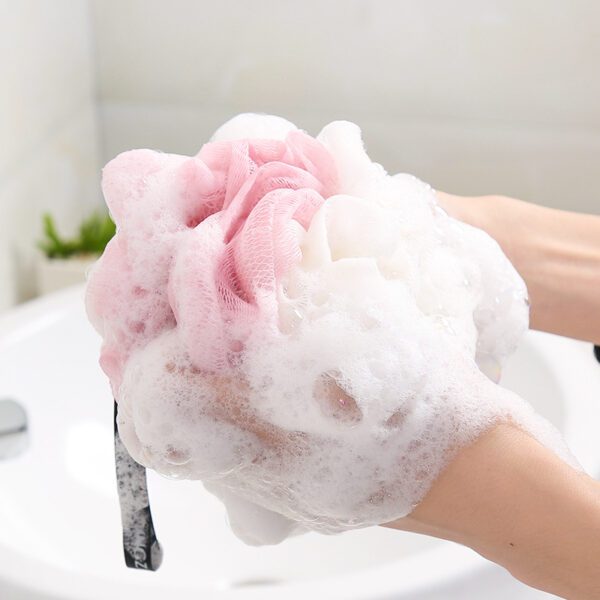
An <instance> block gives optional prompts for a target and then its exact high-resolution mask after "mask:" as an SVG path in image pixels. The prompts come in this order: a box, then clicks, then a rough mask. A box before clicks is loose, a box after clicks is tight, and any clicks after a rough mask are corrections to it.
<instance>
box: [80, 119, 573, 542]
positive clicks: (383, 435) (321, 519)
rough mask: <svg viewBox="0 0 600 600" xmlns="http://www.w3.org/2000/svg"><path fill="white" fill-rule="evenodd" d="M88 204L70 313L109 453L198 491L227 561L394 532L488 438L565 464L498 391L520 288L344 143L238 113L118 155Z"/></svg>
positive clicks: (340, 136) (530, 417)
mask: <svg viewBox="0 0 600 600" xmlns="http://www.w3.org/2000/svg"><path fill="white" fill-rule="evenodd" d="M103 191H104V195H105V198H106V202H107V204H108V206H109V209H110V211H111V214H112V216H113V218H114V220H115V222H116V224H117V235H116V236H115V238H114V239H113V240H112V241H111V243H110V244H109V246H108V247H107V249H106V252H105V253H104V255H103V256H102V258H101V259H100V261H99V262H98V264H97V265H96V267H95V268H94V270H93V272H92V274H91V276H90V280H89V284H88V290H87V308H88V314H89V317H90V319H91V321H92V323H93V324H94V326H95V327H96V329H97V330H98V331H99V332H100V334H101V335H102V337H103V340H104V344H103V348H102V355H101V365H102V368H103V369H104V371H105V372H106V374H107V375H108V377H109V378H110V381H111V384H112V387H113V391H114V394H115V398H116V400H117V402H118V409H119V414H118V425H119V432H120V434H121V437H122V440H123V442H124V444H125V445H126V447H127V449H128V451H129V452H130V454H131V455H132V456H133V458H135V460H137V461H138V462H139V463H141V464H143V465H145V466H147V467H149V468H153V469H156V470H157V471H159V472H161V473H163V474H166V475H168V476H172V477H179V478H191V479H201V480H202V481H203V482H204V485H205V486H206V487H207V489H209V490H210V491H211V492H213V493H214V494H216V495H217V496H218V497H220V498H221V499H222V500H223V502H224V503H225V505H226V507H227V509H228V512H229V517H230V523H231V525H232V528H233V530H234V531H235V533H236V534H237V535H238V536H240V537H241V538H242V539H244V540H245V541H247V542H249V543H254V544H260V543H275V542H278V541H280V540H281V539H283V538H285V537H286V536H288V535H289V534H291V533H293V532H296V533H297V532H302V531H307V530H316V531H321V532H324V533H333V532H338V531H343V530H345V529H350V528H356V527H364V526H368V525H372V524H376V523H382V522H386V521H390V520H393V519H395V518H398V517H401V516H404V515H406V514H408V513H409V512H410V511H411V510H412V509H413V508H414V506H415V505H416V504H417V503H418V502H419V500H420V499H421V498H422V497H423V496H424V494H425V493H426V492H427V490H428V489H429V487H430V486H431V484H432V482H433V481H434V480H435V478H436V477H437V476H438V474H439V473H440V471H441V470H442V469H443V467H444V466H445V465H446V464H447V462H448V461H449V460H450V459H451V458H452V456H453V454H454V453H455V452H456V450H457V449H458V448H460V447H461V446H464V445H465V444H468V443H470V442H471V441H472V440H473V439H475V438H476V437H477V436H478V435H480V434H481V433H482V432H483V431H485V430H486V429H487V428H489V427H490V426H491V425H493V424H494V423H497V422H500V421H508V420H510V421H511V422H514V423H516V424H518V425H519V426H521V427H522V428H524V429H526V430H527V431H529V432H530V433H531V434H532V435H534V436H535V437H536V438H537V439H539V440H540V441H541V442H542V443H544V444H545V445H547V446H549V447H551V448H552V449H554V450H555V451H556V452H557V453H558V454H559V455H561V456H562V457H563V458H564V459H565V460H567V461H569V462H570V463H571V464H575V463H574V460H573V459H572V458H571V457H570V455H569V453H568V450H567V449H566V447H565V446H564V443H563V442H562V440H561V438H560V436H559V434H558V433H557V432H556V431H555V430H554V429H553V427H552V426H551V425H549V424H548V423H546V422H545V421H544V420H543V419H541V418H540V417H538V416H537V415H535V414H534V413H533V411H532V410H531V408H530V407H529V405H528V404H526V403H525V402H524V401H522V400H521V399H520V398H518V397H517V396H515V395H514V394H512V393H510V392H507V391H505V390H503V389H502V388H500V387H498V386H497V385H496V384H495V383H494V381H497V379H498V377H499V373H500V367H501V364H502V361H503V360H504V359H505V358H506V356H508V355H509V354H510V353H511V352H512V350H513V349H514V348H515V346H516V344H517V342H518V339H519V337H520V335H521V334H522V333H523V331H524V330H525V329H526V328H527V314H528V311H527V301H526V300H527V292H526V288H525V285H524V283H523V281H522V280H521V278H520V277H519V276H518V274H517V273H516V271H515V270H514V269H513V267H512V266H511V264H510V263H509V262H508V260H507V259H506V257H505V256H504V255H503V254H502V252H501V250H500V249H499V247H498V246H497V244H496V243H495V242H494V241H493V240H492V239H491V238H489V237H488V236H487V235H486V234H484V233H483V232H481V231H479V230H476V229H473V228H470V227H468V226H466V225H463V224H461V223H459V222H457V221H454V220H453V219H451V218H449V217H448V216H447V215H446V214H445V213H444V212H443V211H442V210H441V209H439V208H438V207H437V205H436V202H435V194H434V192H433V191H432V190H431V188H430V187H429V186H427V185H425V184H423V183H422V182H420V181H418V180H417V179H416V178H414V177H412V176H408V175H396V176H390V175H388V174H387V173H386V172H385V171H384V169H383V168H382V167H381V166H380V165H377V164H375V163H372V162H371V161H370V159H369V158H368V156H367V155H366V153H365V151H364V149H363V146H362V141H361V137H360V130H359V129H358V127H356V126H355V125H353V124H352V123H348V122H334V123H331V124H330V125H328V126H327V127H325V128H324V129H323V130H322V132H321V133H320V134H319V135H318V137H317V138H316V139H315V138H313V137H310V136H309V135H307V134H306V133H304V132H302V131H300V130H298V129H297V128H296V127H295V126H294V125H292V124H291V123H289V122H287V121H285V120H284V119H281V118H279V117H272V116H263V115H239V116H238V117H236V118H234V119H232V120H231V121H229V122H228V123H226V124H225V125H224V126H223V127H221V128H220V129H219V130H218V131H217V133H216V134H215V135H214V137H213V140H212V141H211V142H210V143H207V144H205V145H204V146H203V147H202V149H201V150H200V152H199V153H198V154H197V155H196V156H194V157H185V156H178V155H171V154H161V153H158V152H154V151H150V150H133V151H130V152H125V153H123V154H121V155H119V156H118V157H117V158H115V159H114V160H112V161H111V162H110V163H109V164H108V165H107V166H106V167H105V169H104V173H103ZM484 373H485V374H484Z"/></svg>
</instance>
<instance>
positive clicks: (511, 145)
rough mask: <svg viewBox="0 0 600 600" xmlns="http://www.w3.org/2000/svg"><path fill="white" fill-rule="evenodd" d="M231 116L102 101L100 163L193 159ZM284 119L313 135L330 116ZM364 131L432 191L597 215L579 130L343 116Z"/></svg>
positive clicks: (595, 159)
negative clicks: (135, 150)
mask: <svg viewBox="0 0 600 600" xmlns="http://www.w3.org/2000/svg"><path fill="white" fill-rule="evenodd" d="M233 114H234V111H232V110H231V109H226V108H212V109H202V108H191V107H186V106H172V105H141V104H138V105H128V104H118V103H112V102H111V103H108V102H105V103H104V104H103V105H102V108H101V121H102V123H103V128H104V158H105V160H109V159H110V158H112V157H113V156H115V155H116V154H118V153H119V152H122V151H123V150H126V149H128V148H132V147H145V148H155V149H161V150H164V151H166V152H176V153H182V154H195V153H196V152H197V151H198V149H199V147H200V145H201V144H202V143H203V142H204V141H206V140H207V139H208V138H209V137H210V135H211V134H212V133H213V131H214V130H215V129H216V128H217V127H218V126H219V125H220V124H221V123H222V122H223V121H225V120H226V119H228V118H229V117H231V116H232V115H233ZM283 116H285V117H286V118H289V119H290V120H292V121H294V122H295V123H296V124H298V125H299V126H301V127H303V128H305V129H307V130H308V131H309V132H310V133H315V134H316V133H317V132H318V131H319V130H320V128H321V127H322V126H323V125H324V124H325V123H327V122H328V121H330V120H333V119H335V118H336V116H337V115H336V112H335V111H322V112H321V113H319V114H314V113H303V112H301V111H288V112H285V113H283ZM347 116H348V117H349V118H354V119H355V120H356V121H357V122H358V123H360V124H361V126H362V127H363V136H364V139H365V142H366V146H367V151H368V152H369V154H370V155H371V157H372V158H373V159H374V160H376V161H378V162H381V163H382V164H383V165H384V166H385V167H386V168H387V169H388V171H390V172H401V171H402V172H408V173H413V174H415V175H417V176H419V177H420V178H422V179H424V180H425V181H428V182H429V183H431V185H433V186H434V187H436V188H437V189H442V190H446V191H449V192H453V193H457V194H465V195H478V194H486V193H498V194H506V195H512V196H516V197H519V198H522V199H525V200H529V201H532V202H538V203H541V204H546V205H548V206H554V207H557V208H561V207H562V208H569V209H571V210H579V211H581V212H595V213H599V214H600V193H598V192H597V184H596V180H597V176H598V175H597V174H598V170H599V168H600V135H598V134H596V133H594V132H593V131H586V130H584V129H579V128H557V127H554V128H547V127H541V128H540V127H529V128H524V127H518V126H514V125H513V126H508V125H500V124H498V123H493V122H473V121H459V120H450V119H440V120H436V121H434V120H431V119H430V120H422V119H397V118H391V117H389V118H385V119H380V118H377V117H374V116H370V117H366V116H363V117H361V115H353V114H350V115H347Z"/></svg>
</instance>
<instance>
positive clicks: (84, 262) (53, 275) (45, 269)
mask: <svg viewBox="0 0 600 600" xmlns="http://www.w3.org/2000/svg"><path fill="white" fill-rule="evenodd" d="M97 260H98V257H97V256H95V255H93V256H84V257H81V256H78V257H73V258H47V257H46V256H43V255H41V256H40V257H39V260H38V264H37V290H38V294H39V295H40V296H43V295H44V294H49V293H50V292H55V291H56V290H60V289H62V288H66V287H69V286H71V285H76V284H78V283H83V282H85V278H86V274H87V272H88V271H89V269H90V267H91V266H92V265H93V264H94V263H95V262H96V261H97Z"/></svg>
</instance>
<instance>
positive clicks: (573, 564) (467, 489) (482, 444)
mask: <svg viewBox="0 0 600 600" xmlns="http://www.w3.org/2000/svg"><path fill="white" fill-rule="evenodd" d="M389 526H391V527H395V528H398V529H405V530H409V531H416V532H419V533H425V534H428V535H433V536H435V537H440V538H444V539H449V540H452V541H455V542H458V543H461V544H464V545H466V546H469V547H471V548H473V549H474V550H476V551H477V552H479V553H480V554H482V555H483V556H485V557H486V558H489V559H490V560H492V561H494V562H496V563H498V564H500V565H502V566H504V567H505V568H507V569H508V570H509V571H510V572H511V573H512V574H513V575H514V576H515V577H517V578H518V579H521V580H522V581H524V582H525V583H527V584H528V585H531V586H533V587H537V588H539V589H543V590H545V591H548V592H551V593H554V594H557V595H559V596H561V597H565V598H569V600H579V599H581V600H583V599H585V600H594V599H596V598H600V558H599V557H600V484H598V483H597V482H595V481H594V480H592V479H591V478H590V477H588V476H587V475H585V474H583V473H580V472H577V471H575V470H574V469H572V468H571V467H569V466H568V465H567V464H566V463H564V462H563V461H561V460H560V459H559V458H558V457H557V456H556V455H555V454H554V453H552V452H550V451H549V450H547V449H546V448H544V447H543V446H541V445H540V444H539V443H538V442H537V441H535V440H534V439H532V438H531V437H529V436H528V435H527V434H525V433H523V432H521V431H520V430H518V429H516V428H514V427H512V426H509V425H500V426H497V427H495V428H494V429H492V430H491V431H489V432H488V433H486V434H484V435H483V436H481V437H480V438H479V440H477V441H476V442H475V443H474V444H473V445H472V446H470V447H468V448H465V449H464V450H462V451H461V452H460V453H459V455H458V456H457V458H456V459H455V460H454V461H453V462H452V463H451V464H450V465H449V466H448V467H447V469H446V470H445V471H444V472H443V473H442V475H441V476H440V477H439V478H438V480H437V481H436V482H435V484H434V486H433V488H432V489H431V490H430V492H429V494H428V495H427V496H426V497H425V499H424V500H423V501H422V502H421V504H419V506H417V508H416V509H415V510H414V511H413V512H412V513H411V515H409V516H408V517H406V518H404V519H399V520H398V521H396V522H395V523H392V524H389Z"/></svg>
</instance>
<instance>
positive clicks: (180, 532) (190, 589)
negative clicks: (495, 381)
mask: <svg viewBox="0 0 600 600" xmlns="http://www.w3.org/2000/svg"><path fill="white" fill-rule="evenodd" d="M99 345H100V340H99V338H98V336H97V335H96V334H95V332H94V331H93V330H92V329H91V327H90V326H89V325H88V323H87V320H86V317H85V313H84V309H83V290H82V288H79V287H77V288H73V289H70V290H67V291H65V292H61V293H58V294H54V295H52V296H49V297H46V298H44V299H41V300H37V301H34V302H32V303H29V304H27V305H24V306H22V307H20V308H18V309H16V310H13V311H11V312H9V313H7V314H6V315H4V316H3V317H2V318H1V319H0V399H11V400H14V401H16V402H18V403H19V404H20V405H21V406H22V407H24V408H25V410H26V412H27V416H28V427H29V429H28V431H29V440H28V446H27V448H26V450H25V451H24V452H22V453H21V454H20V455H19V456H15V457H12V458H6V459H5V460H2V461H0V598H2V599H3V600H42V599H44V600H50V599H52V600H106V599H107V598H111V599H121V598H128V599H131V600H137V599H140V600H142V599H143V600H155V599H156V600H158V599H161V600H164V598H173V599H176V600H188V599H189V600H191V599H194V600H199V599H200V598H202V599H203V600H207V599H210V600H212V599H219V600H226V599H229V598H236V599H238V600H247V599H258V598H260V599H261V600H269V599H271V598H273V599H274V598H278V599H280V598H290V599H296V598H298V599H300V598H303V599H305V598H311V597H312V598H317V599H319V600H320V599H328V600H335V599H340V600H341V599H367V598H369V599H382V600H383V599H392V598H393V599H404V598H406V599H408V598H410V599H411V600H426V599H428V600H431V599H434V598H438V599H440V600H441V599H444V600H448V599H452V598H457V599H458V598H463V599H464V598H475V597H483V596H484V595H485V597H486V598H498V599H499V598H506V597H508V595H509V594H510V595H511V597H513V598H550V597H551V596H549V595H548V594H543V593H541V592H537V591H534V590H530V589H529V588H526V587H525V586H523V585H522V584H520V583H518V582H516V581H515V580H513V579H512V578H511V577H510V576H509V575H508V574H507V573H506V572H505V571H504V570H503V569H500V568H499V567H497V566H495V565H493V564H491V563H489V562H487V561H486V560H484V559H483V558H481V557H480V556H478V555H477V554H475V553H474V552H472V551H471V550H469V549H467V548H464V547H461V546H459V545H456V544H452V543H449V542H442V541H439V540H434V539H430V538H426V537H423V536H418V535H415V534H410V533H404V532H397V531H392V530H386V529H383V528H371V529H365V530H360V531H353V532H349V533H345V534H343V535H338V536H321V535H317V534H309V535H305V536H301V537H298V538H294V539H292V540H288V541H286V542H284V543H283V544H280V545H279V546H274V547H266V548H251V547H247V546H245V545H243V544H242V543H241V542H239V541H238V540H237V539H236V538H235V537H234V536H233V534H232V533H231V532H230V531H229V528H228V526H227V523H226V517H225V511H224V509H223V507H222V506H221V505H220V504H219V503H218V502H217V501H216V500H215V499H214V498H213V497H212V496H211V495H209V494H208V493H207V492H205V491H204V489H203V487H202V485H201V484H200V483H198V482H186V481H171V480H167V479H164V478H161V477H160V476H158V475H156V474H155V473H149V490H150V497H151V502H152V510H153V515H154V522H155V526H156V529H157V534H158V537H159V540H160V541H161V543H162V545H163V547H164V562H163V565H162V567H161V569H160V570H159V571H158V572H156V573H151V572H140V571H132V570H129V569H127V568H126V567H125V564H124V560H123V555H122V548H121V528H120V516H119V507H118V502H117V495H116V486H115V475H114V463H113V435H112V410H113V405H112V396H111V393H110V390H109V387H108V383H107V380H106V378H105V377H104V375H103V374H102V372H101V371H100V369H99V367H98V365H97V358H98V351H99ZM503 384H504V385H506V386H507V387H509V388H511V389H514V390H515V391H517V392H518V393H520V394H521V395H522V396H524V397H525V398H527V399H528V400H529V401H531V402H532V403H533V404H534V405H535V407H536V409H537V410H538V411H539V412H541V413H542V414H544V415H545V416H546V417H548V418H549V419H550V420H551V421H553V422H554V423H555V424H556V425H557V426H558V427H559V428H560V429H561V430H562V431H563V432H564V434H565V436H566V438H567V440H568V442H569V444H570V446H571V448H572V450H573V452H574V453H575V455H576V456H577V457H578V458H579V460H580V462H581V463H582V464H583V465H584V467H585V468H586V469H587V470H588V471H589V472H591V473H593V474H597V473H598V472H600V468H599V467H600V448H599V447H598V446H597V442H596V441H595V439H597V436H596V435H595V432H596V430H597V424H598V423H600V402H599V401H598V392H599V391H600V365H598V364H597V363H596V362H595V360H594V357H593V352H592V348H591V346H590V345H589V344H583V343H580V342H575V341H572V340H567V339H564V338H559V337H555V336H550V335H547V334H540V333H533V332H530V333H529V334H528V336H527V337H526V339H525V340H524V342H523V344H522V346H521V347H520V349H519V350H518V352H517V353H516V355H515V356H514V358H513V359H512V361H511V362H510V364H509V365H508V367H507V369H506V371H505V376H504V378H503Z"/></svg>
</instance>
